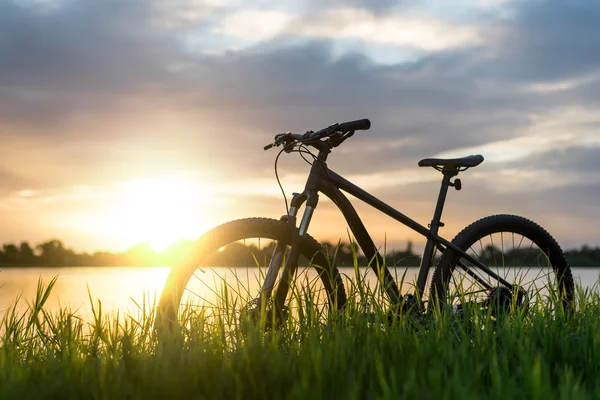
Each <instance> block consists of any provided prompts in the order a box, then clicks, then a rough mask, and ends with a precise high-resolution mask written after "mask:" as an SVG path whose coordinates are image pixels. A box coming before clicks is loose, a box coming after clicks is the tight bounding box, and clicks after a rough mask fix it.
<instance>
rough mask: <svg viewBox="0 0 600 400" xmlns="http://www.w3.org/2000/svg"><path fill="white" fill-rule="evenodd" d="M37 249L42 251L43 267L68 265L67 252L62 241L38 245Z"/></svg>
mask: <svg viewBox="0 0 600 400" xmlns="http://www.w3.org/2000/svg"><path fill="white" fill-rule="evenodd" d="M37 248H38V250H39V251H40V262H41V264H42V265H51V266H61V265H66V263H65V258H66V257H65V256H66V251H65V248H64V246H63V244H62V242H61V241H60V240H56V239H53V240H49V241H47V242H44V243H42V244H40V245H38V246H37Z"/></svg>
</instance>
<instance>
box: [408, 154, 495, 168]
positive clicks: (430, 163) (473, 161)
mask: <svg viewBox="0 0 600 400" xmlns="http://www.w3.org/2000/svg"><path fill="white" fill-rule="evenodd" d="M482 162H483V156H482V155H481V154H477V155H471V156H467V157H461V158H424V159H422V160H421V161H419V167H438V166H439V167H444V168H449V169H453V168H470V167H476V166H477V165H479V164H481V163H482Z"/></svg>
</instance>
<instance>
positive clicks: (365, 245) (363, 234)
mask: <svg viewBox="0 0 600 400" xmlns="http://www.w3.org/2000/svg"><path fill="white" fill-rule="evenodd" d="M319 191H320V192H321V193H323V194H324V195H325V196H327V197H328V198H329V199H330V200H331V201H333V203H334V204H335V205H336V206H337V207H338V208H339V209H340V211H341V212H342V214H343V215H344V217H345V218H346V221H347V222H348V225H349V226H350V230H351V231H352V234H353V235H354V237H355V238H356V240H357V241H358V244H359V246H360V248H361V249H362V250H363V251H364V253H365V257H367V260H375V263H374V264H372V266H371V267H372V268H373V271H375V273H376V274H379V271H378V270H377V267H378V266H383V257H381V254H379V251H377V248H376V247H375V243H373V239H371V236H370V235H369V232H367V229H366V228H365V226H364V225H363V223H362V221H361V220H360V217H359V216H358V213H357V212H356V210H355V209H354V207H353V206H352V203H350V200H348V198H347V197H346V196H344V194H343V193H342V192H341V191H340V190H339V189H338V188H337V187H334V186H333V185H331V184H329V182H321V185H320V188H319ZM378 276H379V275H378ZM383 279H384V285H385V289H386V292H387V294H388V295H389V296H390V299H391V300H392V302H393V303H395V304H397V303H399V302H400V291H399V290H398V285H396V281H395V280H394V278H393V277H392V274H391V272H390V270H389V269H388V268H387V267H386V268H384V269H383Z"/></svg>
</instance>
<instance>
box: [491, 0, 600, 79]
mask: <svg viewBox="0 0 600 400" xmlns="http://www.w3.org/2000/svg"><path fill="white" fill-rule="evenodd" d="M512 8H513V12H514V14H515V18H514V20H511V21H506V22H504V23H503V24H501V25H500V24H498V26H497V28H499V29H500V34H499V40H498V43H497V47H496V48H495V51H496V52H497V54H496V58H495V59H494V64H493V66H490V69H489V73H490V74H491V75H492V76H496V77H498V78H500V77H505V78H507V79H518V80H522V81H552V80H562V79H568V78H572V77H578V76H580V75H581V74H586V73H589V72H592V71H597V70H598V67H599V64H600V51H599V50H600V44H599V43H600V28H599V27H600V3H598V2H594V1H585V0H581V1H580V0H576V1H568V0H546V1H526V2H520V1H515V2H513V3H512Z"/></svg>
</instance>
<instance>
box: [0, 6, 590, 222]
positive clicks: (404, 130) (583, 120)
mask: <svg viewBox="0 0 600 400" xmlns="http://www.w3.org/2000/svg"><path fill="white" fill-rule="evenodd" d="M408 3H411V4H408ZM257 4H258V3H257ZM257 4H253V6H252V8H245V7H244V5H243V4H241V3H236V2H226V4H220V3H219V4H217V3H214V2H194V1H187V0H186V1H184V2H179V1H177V2H169V1H160V2H158V1H156V2H143V1H133V2H127V3H122V2H116V1H82V2H65V3H63V4H61V5H60V7H56V8H54V9H51V10H47V11H44V12H37V11H35V10H33V9H32V8H27V7H22V6H19V5H16V3H12V2H2V3H0V54H2V55H3V62H2V63H0V134H1V135H2V140H3V147H2V149H0V160H1V161H0V191H2V193H4V194H7V193H16V192H18V191H21V190H37V191H40V193H41V192H42V191H43V190H46V189H47V190H56V191H60V190H65V191H66V190H68V189H67V188H70V187H72V186H75V185H83V184H86V183H89V182H90V181H94V182H96V181H97V182H99V183H98V184H109V183H110V182H112V181H115V180H122V179H128V178H132V179H133V178H143V177H145V176H153V175H156V174H158V173H160V172H164V171H170V170H176V171H195V170H197V171H204V170H206V171H218V172H214V173H206V174H205V175H204V176H203V177H202V179H207V180H209V179H210V178H212V179H214V180H216V181H218V180H221V181H223V182H226V183H228V184H229V183H231V186H234V184H237V183H239V184H240V186H239V187H240V188H257V187H258V188H266V187H267V185H268V182H273V188H272V190H271V191H270V192H269V193H273V195H272V196H273V198H274V197H275V196H276V194H275V193H276V192H277V187H276V186H275V183H274V181H273V180H272V177H273V173H272V171H273V169H272V167H273V165H272V163H273V159H274V153H273V152H271V153H265V152H263V151H262V147H261V146H262V145H264V144H267V143H268V142H270V141H271V140H272V137H273V135H274V134H276V133H279V132H282V131H287V130H292V131H295V132H303V131H305V130H308V129H318V128H321V127H324V126H327V125H329V124H330V123H333V122H341V121H344V120H351V119H356V118H365V117H367V118H371V120H372V122H373V127H372V129H371V130H370V131H368V132H357V134H356V135H355V136H354V137H353V138H352V139H351V140H349V141H347V142H346V143H344V145H343V147H342V148H339V149H336V150H335V151H334V154H332V156H331V158H330V165H331V167H332V169H334V170H336V171H337V172H340V173H342V174H344V175H348V176H349V177H351V178H352V179H355V180H356V182H357V183H360V184H364V185H365V186H366V187H367V188H373V190H374V191H376V192H377V193H381V194H382V197H385V198H391V199H402V200H404V201H410V198H413V197H414V198H417V199H420V200H419V204H421V202H423V203H424V202H426V199H430V198H433V197H434V196H435V192H436V191H437V185H435V184H432V183H431V180H434V179H437V178H439V176H437V175H436V174H435V173H434V172H433V171H429V172H426V171H425V170H423V169H417V167H416V162H417V161H418V160H419V159H420V158H425V157H429V156H435V155H467V154H469V153H475V152H482V153H484V155H485V156H486V157H487V161H486V162H485V163H484V164H483V165H482V166H481V167H478V168H477V169H476V170H474V171H469V172H468V173H467V174H468V175H466V176H467V177H468V179H469V181H471V182H472V183H471V184H472V185H473V187H475V188H477V189H478V190H480V191H481V193H480V192H471V193H472V194H471V196H468V197H466V198H464V199H463V200H462V201H461V202H462V203H463V204H464V205H465V206H466V207H467V208H470V209H471V210H481V211H482V212H483V208H485V207H486V204H488V205H489V209H492V208H501V207H497V206H500V205H502V204H512V205H514V207H515V208H516V209H517V211H519V210H523V211H532V212H534V213H535V212H540V213H542V210H541V209H542V208H543V213H544V215H550V214H551V210H552V207H554V210H560V212H561V213H563V214H564V215H573V216H574V217H577V218H583V216H582V215H581V213H579V211H578V210H572V209H570V208H569V206H568V203H569V200H568V199H569V198H570V197H569V196H578V195H580V196H591V194H593V193H595V192H594V190H596V189H594V188H595V187H596V186H594V185H597V181H596V180H595V179H592V178H593V174H595V173H597V165H596V163H595V162H594V160H595V158H594V157H595V154H596V149H597V148H598V146H599V143H600V138H599V137H598V134H597V133H596V132H597V131H598V130H597V128H598V120H597V118H596V117H595V114H596V109H597V107H598V88H599V86H598V83H599V79H598V73H599V71H600V59H598V57H599V56H598V52H597V51H596V50H597V49H596V47H597V46H596V44H597V42H598V40H599V39H600V30H599V29H598V28H597V27H598V26H600V24H598V22H600V21H599V20H598V19H599V18H600V17H599V15H600V13H599V12H598V11H600V10H598V6H597V5H596V4H594V3H593V2H578V3H576V4H571V3H567V2H563V1H554V0H550V1H544V2H512V3H507V4H503V5H502V7H505V8H507V9H510V10H511V11H512V12H511V13H510V16H507V15H506V14H502V15H501V16H499V17H496V18H494V17H490V16H487V17H485V19H477V18H475V17H473V18H463V19H462V20H461V19H460V18H455V19H451V18H442V17H441V16H440V15H436V14H435V13H428V11H427V12H426V11H423V12H420V13H419V12H415V10H418V7H419V6H418V5H416V3H412V2H406V4H405V3H403V4H401V5H400V6H398V7H395V6H392V5H391V3H390V2H387V1H382V2H377V4H374V3H370V2H369V3H367V2H364V1H355V2H353V3H352V6H351V7H352V8H349V6H347V5H346V6H345V7H340V4H339V3H337V5H336V6H329V7H327V8H325V9H324V8H322V7H319V5H315V4H312V5H310V4H308V5H307V4H304V3H303V4H304V5H305V6H306V9H304V8H303V7H301V6H298V7H297V9H294V8H293V7H290V8H288V9H284V8H274V9H273V10H271V11H264V9H261V8H260V7H259V6H258V5H257ZM491 9H493V7H492V8H491ZM261 10H263V11H261ZM469 10H471V8H469ZM429 11H430V10H429ZM486 12H487V11H486ZM490 13H491V11H490ZM307 16H314V18H312V19H310V18H309V19H307ZM194 37H196V38H198V37H201V38H202V40H199V41H198V42H195V45H194V43H192V44H190V43H191V42H193V38H194ZM378 46H379V47H378ZM226 48H231V49H234V50H232V51H223V49H226ZM374 48H376V49H378V50H377V51H380V52H384V53H385V52H388V53H395V52H398V54H399V55H398V56H396V55H395V54H392V55H393V57H392V56H390V57H389V60H391V61H390V62H387V63H385V64H382V63H380V62H379V61H378V59H377V58H376V57H374V56H373V50H372V49H374ZM215 49H217V50H219V49H220V50H221V51H215ZM406 49H412V50H411V51H414V52H413V53H410V51H409V53H410V54H408V53H402V52H403V51H407V50H406ZM400 53H402V54H400ZM407 54H408V55H407ZM398 60H402V62H398ZM562 149H564V150H562ZM494 161H495V162H494ZM303 166H304V164H303V162H302V161H301V160H293V159H292V158H290V157H287V158H285V159H284V160H282V163H281V168H282V169H281V171H282V173H283V177H284V178H287V179H289V180H288V181H287V182H288V187H292V186H294V187H295V186H301V185H302V179H301V178H300V177H298V175H296V174H298V173H299V171H304V170H302V169H300V168H301V167H303ZM471 174H472V175H471ZM198 179H199V180H200V179H201V178H198ZM586 180H588V184H587V186H586ZM469 181H467V182H469ZM536 182H540V183H539V185H538V187H537V189H536V190H529V189H532V188H536V187H535V184H536ZM548 182H550V183H552V184H547V183H548ZM217 186H218V185H217ZM298 189H301V187H299V188H298ZM494 189H495V190H494ZM265 190H266V189H265ZM561 190H564V191H565V192H564V193H563V192H561ZM224 191H225V190H224ZM567 191H568V192H569V193H568V194H565V193H566V192H567ZM530 192H531V193H530ZM253 193H254V194H253V196H258V194H257V193H255V192H253ZM519 193H520V194H519ZM517 194H519V196H517ZM227 195H230V196H233V195H234V193H227ZM482 199H483V200H484V202H483V206H481V207H483V208H477V207H479V205H478V204H480V203H479V202H480V200H482ZM511 199H513V200H511ZM589 199H592V197H589ZM261 201H263V202H264V201H265V200H264V198H261V200H257V201H256V202H255V203H253V204H252V205H248V207H249V208H252V207H254V208H252V209H253V210H259V209H260V210H263V208H264V207H263V208H261V205H260V204H259V203H260V202H261ZM486 201H487V202H488V203H486ZM585 201H587V202H588V203H589V204H591V203H592V200H585ZM536 202H537V203H539V204H545V206H544V207H540V208H538V209H537V211H536V208H534V207H532V206H531V204H535V203H536ZM588 203H586V204H588ZM409 204H410V207H413V209H414V210H417V212H418V213H421V212H422V213H423V214H422V215H427V213H425V211H421V209H420V208H419V207H420V205H418V204H416V203H409ZM586 207H588V206H586ZM589 207H590V208H585V207H583V206H582V207H580V208H581V209H586V210H589V212H590V213H593V212H594V211H593V210H594V209H593V208H592V207H591V206H589ZM244 211H246V210H244ZM465 213H466V212H465ZM467 214H468V215H466V214H464V215H462V217H464V218H467V217H469V218H470V217H472V216H473V215H474V211H473V212H471V211H469V213H467ZM458 215H460V214H458ZM426 218H429V217H426ZM457 223H458V222H457ZM582 230H583V228H582Z"/></svg>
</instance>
